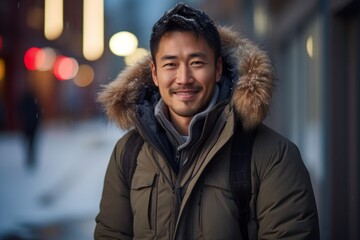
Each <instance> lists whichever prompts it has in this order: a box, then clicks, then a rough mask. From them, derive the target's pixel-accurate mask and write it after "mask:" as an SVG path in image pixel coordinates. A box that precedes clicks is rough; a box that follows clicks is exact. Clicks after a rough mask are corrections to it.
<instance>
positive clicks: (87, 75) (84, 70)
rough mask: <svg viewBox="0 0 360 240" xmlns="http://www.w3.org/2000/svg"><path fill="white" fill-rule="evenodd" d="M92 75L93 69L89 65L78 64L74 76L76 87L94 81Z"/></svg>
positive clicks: (84, 85)
mask: <svg viewBox="0 0 360 240" xmlns="http://www.w3.org/2000/svg"><path fill="white" fill-rule="evenodd" d="M94 76H95V74H94V69H93V68H92V67H91V66H89V65H87V64H81V65H80V66H79V71H78V73H77V75H76V77H75V78H74V83H75V85H76V86H78V87H86V86H89V85H90V84H91V83H92V82H93V81H94Z"/></svg>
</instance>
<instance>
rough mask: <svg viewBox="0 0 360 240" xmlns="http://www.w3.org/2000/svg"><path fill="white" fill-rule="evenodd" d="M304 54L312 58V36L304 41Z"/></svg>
mask: <svg viewBox="0 0 360 240" xmlns="http://www.w3.org/2000/svg"><path fill="white" fill-rule="evenodd" d="M306 52H307V54H308V56H309V57H310V58H313V57H314V40H313V37H312V36H309V37H308V38H307V40H306Z"/></svg>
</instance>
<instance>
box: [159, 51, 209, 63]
mask: <svg viewBox="0 0 360 240" xmlns="http://www.w3.org/2000/svg"><path fill="white" fill-rule="evenodd" d="M196 57H199V58H207V55H206V54H205V53H203V52H195V53H191V54H190V58H196ZM176 58H178V57H177V56H175V55H164V56H162V57H161V58H160V60H163V61H165V60H172V59H176Z"/></svg>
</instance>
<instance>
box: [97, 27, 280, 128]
mask: <svg viewBox="0 0 360 240" xmlns="http://www.w3.org/2000/svg"><path fill="white" fill-rule="evenodd" d="M218 30H219V33H220V37H221V42H222V61H223V78H222V80H221V81H230V83H227V84H228V85H229V84H230V85H231V88H233V89H232V91H231V92H232V94H231V95H229V96H228V97H229V98H230V97H231V103H232V104H233V106H234V109H235V111H236V113H237V114H238V116H239V117H240V118H241V120H242V124H243V126H244V128H245V129H251V128H254V127H256V126H258V125H259V124H260V123H261V122H262V121H263V120H264V118H265V117H266V115H267V114H268V111H269V104H270V101H271V96H272V92H273V89H274V72H273V66H272V64H271V62H270V59H269V58H268V56H267V54H266V53H265V52H264V51H262V50H260V49H259V48H258V47H257V46H255V45H254V44H253V43H251V42H250V41H249V40H248V39H245V38H242V37H241V36H240V35H239V34H237V33H236V32H234V31H233V30H231V29H230V28H227V27H218ZM150 62H151V57H150V56H147V57H144V58H143V59H142V60H140V61H139V62H137V63H136V64H134V65H131V66H129V67H127V68H126V69H125V70H123V71H122V72H121V73H120V74H119V76H118V77H117V78H116V79H115V80H114V81H112V82H111V83H109V84H107V85H105V86H104V88H103V89H102V91H101V92H100V94H99V95H98V101H99V102H100V103H101V104H102V106H103V108H104V110H105V113H106V115H107V117H108V118H109V120H112V121H115V122H116V123H117V124H118V125H119V127H120V128H122V129H131V128H133V127H135V117H136V109H137V107H136V105H137V104H138V103H139V100H140V101H141V99H140V98H143V97H144V93H143V92H144V91H143V89H144V88H148V89H152V92H156V91H157V88H156V86H155V85H154V83H153V80H152V76H151V65H150Z"/></svg>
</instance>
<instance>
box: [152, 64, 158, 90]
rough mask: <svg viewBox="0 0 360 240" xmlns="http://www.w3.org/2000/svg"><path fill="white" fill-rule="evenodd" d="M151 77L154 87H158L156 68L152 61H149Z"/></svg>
mask: <svg viewBox="0 0 360 240" xmlns="http://www.w3.org/2000/svg"><path fill="white" fill-rule="evenodd" d="M151 76H152V80H153V82H154V84H155V86H157V87H158V86H159V84H158V79H157V75H156V66H155V63H154V62H153V61H151Z"/></svg>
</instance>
